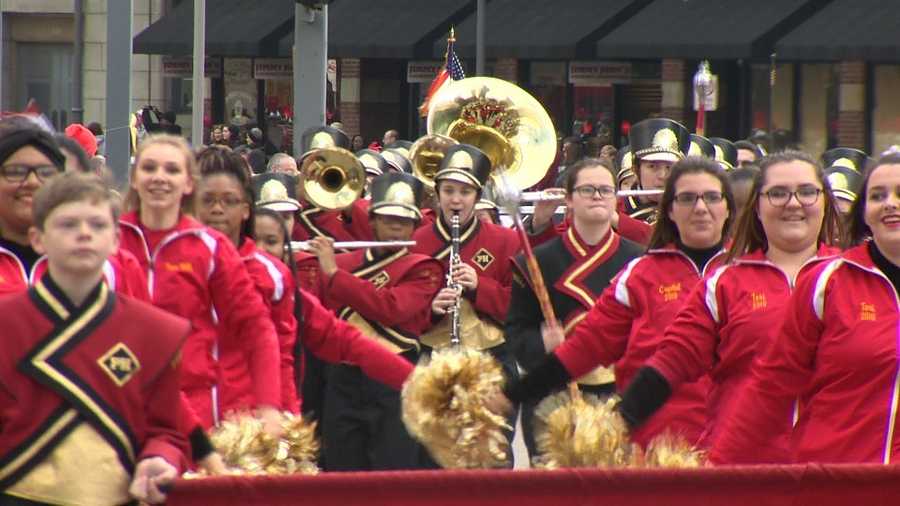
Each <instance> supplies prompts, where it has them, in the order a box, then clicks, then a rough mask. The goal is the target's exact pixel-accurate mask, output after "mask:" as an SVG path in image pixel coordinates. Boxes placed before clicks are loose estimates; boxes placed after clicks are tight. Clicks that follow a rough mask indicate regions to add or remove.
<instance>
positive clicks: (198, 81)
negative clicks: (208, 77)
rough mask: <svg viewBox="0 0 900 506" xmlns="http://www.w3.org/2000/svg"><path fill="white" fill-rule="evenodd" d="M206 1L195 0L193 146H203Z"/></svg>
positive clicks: (192, 101)
mask: <svg viewBox="0 0 900 506" xmlns="http://www.w3.org/2000/svg"><path fill="white" fill-rule="evenodd" d="M205 49H206V0H194V74H193V85H194V91H193V95H192V99H191V103H192V104H193V106H192V108H191V144H192V145H193V146H194V147H195V148H198V147H200V146H202V145H203V105H204V103H205V100H204V97H203V91H204V86H203V84H204V67H205V63H204V62H205V61H206V58H205V57H204V53H205Z"/></svg>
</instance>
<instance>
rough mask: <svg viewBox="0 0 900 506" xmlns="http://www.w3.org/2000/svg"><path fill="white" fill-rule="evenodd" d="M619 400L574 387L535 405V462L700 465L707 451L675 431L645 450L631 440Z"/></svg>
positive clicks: (560, 465) (543, 464) (556, 465)
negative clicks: (595, 395) (536, 449)
mask: <svg viewBox="0 0 900 506" xmlns="http://www.w3.org/2000/svg"><path fill="white" fill-rule="evenodd" d="M618 402H619V399H618V398H617V397H611V398H609V399H607V400H606V401H600V400H599V399H597V398H596V397H594V396H592V395H587V396H582V394H581V393H580V392H578V391H577V390H573V389H570V390H569V391H567V392H561V393H558V394H555V395H552V396H550V397H547V398H546V399H544V400H543V401H542V402H541V403H540V404H538V406H537V408H536V409H535V440H536V442H537V447H538V451H539V453H540V455H539V456H537V457H535V458H534V465H535V467H538V468H543V469H559V468H563V467H595V468H596V467H632V468H643V467H667V468H692V467H700V466H701V465H703V462H704V460H705V454H704V452H702V451H700V450H697V449H696V448H694V447H693V446H691V445H690V444H689V443H688V442H687V441H686V440H685V439H684V438H683V437H680V436H675V435H673V434H671V433H669V432H664V433H663V434H661V435H659V436H657V437H655V438H653V440H652V441H650V443H649V444H648V445H647V449H646V450H642V449H641V447H640V446H639V445H637V444H634V443H632V442H631V441H630V438H629V434H628V427H627V425H626V424H625V421H624V420H623V419H622V417H621V416H620V415H619V413H618V411H616V409H615V408H616V404H618Z"/></svg>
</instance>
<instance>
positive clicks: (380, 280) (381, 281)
mask: <svg viewBox="0 0 900 506" xmlns="http://www.w3.org/2000/svg"><path fill="white" fill-rule="evenodd" d="M390 281H391V275H390V274H388V273H387V271H381V272H379V273H378V274H376V275H375V277H374V278H372V284H373V285H375V288H376V289H377V288H383V287H384V285H386V284H388V283H389V282H390Z"/></svg>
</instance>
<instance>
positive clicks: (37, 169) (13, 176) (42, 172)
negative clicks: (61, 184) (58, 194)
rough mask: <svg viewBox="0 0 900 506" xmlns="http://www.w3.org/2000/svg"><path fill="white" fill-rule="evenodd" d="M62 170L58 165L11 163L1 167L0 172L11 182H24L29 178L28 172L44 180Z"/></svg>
mask: <svg viewBox="0 0 900 506" xmlns="http://www.w3.org/2000/svg"><path fill="white" fill-rule="evenodd" d="M61 172H62V171H61V170H59V168H57V167H56V165H23V164H18V163H11V164H9V165H4V166H2V167H0V173H2V174H3V177H4V178H5V179H6V180H7V181H9V182H10V183H22V182H24V181H25V180H26V179H28V174H31V173H34V175H35V177H37V178H38V181H41V182H44V181H46V180H48V179H50V178H52V177H53V176H56V175H58V174H60V173H61Z"/></svg>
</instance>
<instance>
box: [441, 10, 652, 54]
mask: <svg viewBox="0 0 900 506" xmlns="http://www.w3.org/2000/svg"><path fill="white" fill-rule="evenodd" d="M646 4H647V0H555V1H534V2H524V1H522V0H492V1H490V2H487V9H486V11H487V12H486V13H485V22H486V25H485V32H486V34H485V54H486V56H487V57H488V58H519V59H558V60H571V59H578V58H583V59H590V58H592V57H593V55H594V47H593V46H594V43H595V42H596V41H597V39H599V38H600V37H601V36H603V35H605V34H606V33H607V32H608V31H609V30H611V29H612V28H614V27H615V26H617V25H618V24H620V23H622V22H623V21H624V20H625V19H627V18H628V17H629V16H631V15H632V14H634V12H637V10H639V9H640V7H642V6H643V5H646ZM475 22H476V14H475V12H474V11H473V13H472V14H471V15H470V16H469V17H468V18H466V19H465V21H463V22H462V24H460V25H459V26H458V27H457V28H456V46H455V47H456V52H457V54H458V55H460V56H462V57H468V58H472V57H474V56H475V42H476V35H475V33H476V32H475ZM446 49H447V43H446V40H443V39H441V40H438V41H437V43H436V44H435V47H434V56H436V57H439V58H440V57H443V55H444V52H445V51H446Z"/></svg>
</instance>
